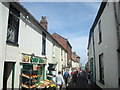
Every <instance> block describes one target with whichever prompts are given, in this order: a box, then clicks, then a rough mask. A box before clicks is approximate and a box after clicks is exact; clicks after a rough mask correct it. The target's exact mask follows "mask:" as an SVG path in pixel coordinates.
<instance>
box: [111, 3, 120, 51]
mask: <svg viewBox="0 0 120 90" xmlns="http://www.w3.org/2000/svg"><path fill="white" fill-rule="evenodd" d="M113 5H114V14H115V22H116V29H117V39H118V50H117V51H118V52H119V53H120V38H119V37H120V32H119V25H120V24H119V21H118V16H117V11H116V10H117V9H116V2H113Z"/></svg>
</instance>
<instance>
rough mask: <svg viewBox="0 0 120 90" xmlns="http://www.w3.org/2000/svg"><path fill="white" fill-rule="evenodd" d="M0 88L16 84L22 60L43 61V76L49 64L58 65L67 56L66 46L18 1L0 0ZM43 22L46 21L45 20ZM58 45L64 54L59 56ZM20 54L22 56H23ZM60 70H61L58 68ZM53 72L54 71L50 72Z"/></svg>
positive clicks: (45, 76)
mask: <svg viewBox="0 0 120 90" xmlns="http://www.w3.org/2000/svg"><path fill="white" fill-rule="evenodd" d="M0 16H1V21H0V25H1V27H0V32H1V33H0V37H1V38H0V52H1V53H0V65H1V71H0V72H1V73H0V76H1V77H0V82H1V83H0V89H2V88H4V89H6V88H12V89H14V88H19V86H20V75H21V67H22V66H21V64H20V63H21V62H22V63H23V61H24V60H25V61H26V62H28V61H30V60H31V59H30V58H29V56H30V57H36V58H34V61H37V60H38V59H39V58H40V59H43V60H44V61H46V62H45V63H42V64H43V65H42V66H44V74H43V76H42V77H43V78H42V79H46V78H47V73H48V74H49V69H48V68H49V67H50V65H49V64H55V65H56V67H55V69H56V68H59V67H61V65H62V63H59V62H60V61H61V58H63V61H64V60H67V57H66V56H67V52H66V50H65V49H64V48H63V47H62V46H61V45H60V44H59V43H58V42H57V41H56V40H55V39H54V38H53V37H52V36H51V35H50V34H49V33H48V31H47V30H46V27H45V28H43V26H41V25H40V23H39V22H38V21H37V20H36V19H35V18H34V17H33V16H32V15H31V14H30V13H29V12H28V11H27V10H26V9H25V8H24V7H23V6H22V5H21V4H19V3H17V2H13V3H10V2H0ZM45 25H46V24H45ZM61 49H62V50H63V52H64V55H66V56H64V57H61ZM23 56H25V57H24V59H23ZM59 70H62V69H61V68H60V69H59ZM52 73H53V74H54V75H56V73H57V71H53V72H52Z"/></svg>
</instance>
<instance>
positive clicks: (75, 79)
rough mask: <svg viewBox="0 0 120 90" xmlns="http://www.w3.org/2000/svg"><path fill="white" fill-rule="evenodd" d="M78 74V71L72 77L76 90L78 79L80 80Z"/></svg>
mask: <svg viewBox="0 0 120 90" xmlns="http://www.w3.org/2000/svg"><path fill="white" fill-rule="evenodd" d="M77 74H78V71H75V72H74V74H73V75H72V82H73V88H76V84H77V79H78V77H77Z"/></svg>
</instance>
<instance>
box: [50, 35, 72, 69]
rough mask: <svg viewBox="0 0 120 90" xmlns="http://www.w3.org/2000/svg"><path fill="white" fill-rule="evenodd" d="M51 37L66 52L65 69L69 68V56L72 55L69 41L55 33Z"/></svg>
mask: <svg viewBox="0 0 120 90" xmlns="http://www.w3.org/2000/svg"><path fill="white" fill-rule="evenodd" d="M52 36H53V37H54V38H55V39H56V40H57V41H58V42H59V43H60V45H61V46H63V47H64V49H66V51H67V67H71V63H72V61H71V55H72V46H71V45H70V43H69V41H68V40H67V39H66V38H64V37H62V36H60V35H58V34H57V33H53V34H52Z"/></svg>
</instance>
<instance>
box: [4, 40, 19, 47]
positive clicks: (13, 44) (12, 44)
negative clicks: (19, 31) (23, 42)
mask: <svg viewBox="0 0 120 90" xmlns="http://www.w3.org/2000/svg"><path fill="white" fill-rule="evenodd" d="M6 43H7V44H8V45H11V46H16V47H18V46H19V44H18V43H13V42H11V41H6Z"/></svg>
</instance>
